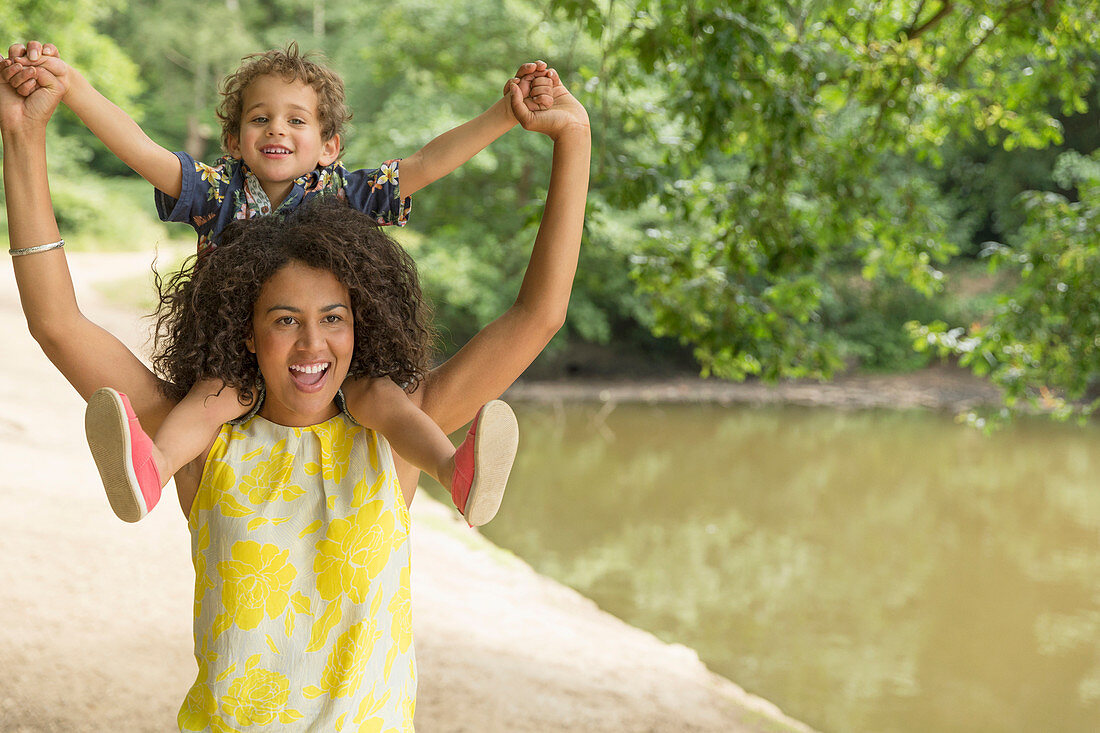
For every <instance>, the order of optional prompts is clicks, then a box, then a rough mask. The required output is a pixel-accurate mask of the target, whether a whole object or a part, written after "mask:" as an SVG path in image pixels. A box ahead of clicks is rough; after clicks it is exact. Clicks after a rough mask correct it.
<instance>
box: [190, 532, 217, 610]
mask: <svg viewBox="0 0 1100 733" xmlns="http://www.w3.org/2000/svg"><path fill="white" fill-rule="evenodd" d="M208 547H210V526H209V525H206V524H204V525H202V527H201V528H200V529H199V534H198V538H197V540H196V541H195V552H194V556H193V558H192V559H193V564H194V566H195V618H198V617H199V616H200V615H202V600H203V597H204V596H205V595H206V589H207V588H213V587H214V581H213V580H211V579H210V576H208V575H207V574H206V550H207V548H208Z"/></svg>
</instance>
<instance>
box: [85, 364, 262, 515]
mask: <svg viewBox="0 0 1100 733" xmlns="http://www.w3.org/2000/svg"><path fill="white" fill-rule="evenodd" d="M221 387H222V384H221V382H219V381H216V380H204V381H200V382H199V383H197V384H196V385H195V386H194V387H193V388H192V389H191V391H190V392H189V393H188V394H187V396H186V397H184V399H183V401H182V402H180V403H179V404H178V405H177V406H176V407H174V408H173V409H172V411H171V412H170V413H169V414H168V416H167V417H166V418H165V420H164V423H163V424H162V425H161V428H160V430H159V431H158V432H157V435H156V438H155V440H154V439H150V438H149V436H148V435H147V434H146V433H145V431H144V430H143V429H142V427H141V423H140V422H139V421H138V419H137V416H136V415H135V414H134V411H133V409H132V408H131V407H130V402H129V400H128V399H127V397H126V395H124V394H121V393H119V392H116V391H115V390H113V389H110V388H103V389H100V390H98V391H96V393H95V394H93V395H92V397H91V399H89V400H88V407H87V410H86V412H85V414H84V427H85V430H86V432H87V436H88V447H89V448H91V451H92V457H93V458H94V459H95V463H96V468H97V469H98V470H99V476H100V479H101V480H102V481H103V488H104V490H105V491H106V493H107V498H108V500H109V501H110V502H111V509H113V510H114V512H115V514H116V515H117V516H118V518H119V519H122V520H123V521H126V522H136V521H138V520H140V519H141V518H142V517H144V516H145V515H146V514H148V513H149V512H151V511H152V510H153V507H154V506H156V504H157V502H158V501H160V494H161V489H162V488H163V487H164V485H165V484H166V483H168V479H170V478H172V476H173V475H174V474H175V473H176V471H178V470H179V469H180V468H182V467H183V466H184V465H185V464H187V463H188V462H190V461H191V460H193V459H194V458H196V457H198V456H199V455H200V454H201V453H202V451H204V450H206V449H207V448H208V447H209V445H210V443H211V442H213V440H214V436H215V435H216V433H217V430H218V428H219V427H220V426H221V424H222V423H224V422H226V421H228V420H232V419H233V418H235V417H239V416H240V415H242V414H244V413H245V412H246V411H247V409H248V408H247V407H245V406H243V405H241V404H240V402H239V400H238V392H237V391H236V390H231V389H228V388H225V389H220V388H221ZM219 389H220V394H217V393H218V391H219Z"/></svg>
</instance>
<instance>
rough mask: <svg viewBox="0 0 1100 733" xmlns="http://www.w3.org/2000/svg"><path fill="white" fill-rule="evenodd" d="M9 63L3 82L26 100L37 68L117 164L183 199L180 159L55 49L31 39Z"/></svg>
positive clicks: (13, 50)
mask: <svg viewBox="0 0 1100 733" xmlns="http://www.w3.org/2000/svg"><path fill="white" fill-rule="evenodd" d="M8 58H9V59H11V62H10V63H6V64H5V67H4V68H3V69H2V72H0V76H3V79H4V81H6V82H7V83H8V84H9V85H11V86H12V87H13V88H14V89H16V90H17V91H18V92H19V93H20V94H22V95H23V96H26V95H28V94H30V93H31V92H32V91H33V90H34V89H35V87H36V81H35V78H36V75H37V74H38V71H37V69H38V68H42V69H45V70H46V71H48V72H49V73H50V74H52V75H53V76H54V77H55V78H56V79H57V82H58V83H59V84H60V85H61V86H62V87H63V88H64V90H65V93H64V94H65V95H64V97H62V101H63V102H64V103H65V104H66V105H67V106H68V107H69V109H71V110H72V111H73V112H75V113H76V115H77V116H78V117H79V118H80V119H81V121H83V122H84V124H85V125H87V127H88V129H89V130H91V131H92V134H94V135H95V136H96V137H98V138H99V139H100V141H101V142H102V143H103V144H104V145H106V146H107V148H108V149H109V150H110V151H111V152H112V153H114V154H115V155H116V156H117V157H118V159H119V160H121V161H122V162H123V163H125V164H126V165H128V166H130V168H132V169H133V170H134V171H135V172H137V173H138V174H139V175H140V176H141V177H142V178H144V179H145V180H147V181H149V183H151V184H153V186H154V187H155V188H157V189H159V190H161V191H163V192H164V193H166V194H168V195H169V196H171V197H172V198H179V195H180V189H181V186H182V185H183V184H182V174H181V172H180V162H179V158H177V157H176V156H175V154H174V153H172V152H171V151H170V150H168V149H167V148H163V147H161V146H160V145H157V144H156V143H155V142H153V141H152V140H151V139H150V138H149V136H148V135H146V134H145V131H144V130H142V129H141V127H140V126H139V125H138V124H137V123H136V122H134V120H133V119H131V117H130V116H129V115H128V114H126V113H125V112H124V111H123V110H122V109H121V108H120V107H118V105H116V104H115V103H113V102H112V101H111V100H109V99H107V98H106V97H104V96H103V95H102V94H100V93H99V91H98V90H97V89H96V88H95V87H93V86H92V85H91V83H90V82H89V81H88V80H87V79H85V78H84V76H83V75H82V74H80V72H78V71H77V70H76V69H74V68H72V67H71V66H69V65H68V64H67V63H65V62H64V61H62V60H61V58H60V57H59V56H58V55H57V52H56V47H54V46H53V45H52V44H46V45H45V46H43V44H41V43H39V42H38V41H30V42H28V43H27V44H26V45H25V46H24V45H23V44H15V45H13V46H11V47H10V48H9V49H8Z"/></svg>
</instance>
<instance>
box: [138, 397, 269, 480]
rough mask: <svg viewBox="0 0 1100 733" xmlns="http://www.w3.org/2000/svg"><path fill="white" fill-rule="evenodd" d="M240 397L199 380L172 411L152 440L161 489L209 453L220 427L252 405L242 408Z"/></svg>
mask: <svg viewBox="0 0 1100 733" xmlns="http://www.w3.org/2000/svg"><path fill="white" fill-rule="evenodd" d="M240 396H241V393H240V392H239V391H238V390H235V389H231V388H229V387H226V386H225V385H224V384H222V382H221V380H218V379H201V380H199V381H198V382H195V386H194V387H192V388H191V391H190V392H188V393H187V394H186V395H185V396H184V398H183V399H182V400H181V401H180V403H179V404H178V405H176V406H175V407H173V408H172V411H171V412H169V413H168V415H167V416H166V417H165V418H164V422H162V423H161V425H160V429H159V430H157V434H156V435H155V436H154V437H153V455H154V457H155V458H156V463H157V470H158V471H160V475H161V476H163V477H164V478H163V480H162V481H161V486H163V485H164V484H166V483H168V479H169V478H171V477H172V476H174V475H175V473H176V471H178V470H180V469H181V468H183V467H184V466H186V465H187V464H188V463H190V462H191V461H193V460H195V459H196V458H198V457H199V456H200V455H202V453H203V451H206V450H209V448H210V444H211V443H213V442H214V438H215V437H216V436H217V434H218V431H219V430H220V429H221V426H222V425H224V424H225V423H227V422H229V421H230V420H235V419H236V418H238V417H240V416H241V415H244V414H245V413H246V412H248V410H249V409H250V408H251V406H252V403H251V402H249V403H248V404H247V405H242V404H241V400H240ZM253 399H255V396H253Z"/></svg>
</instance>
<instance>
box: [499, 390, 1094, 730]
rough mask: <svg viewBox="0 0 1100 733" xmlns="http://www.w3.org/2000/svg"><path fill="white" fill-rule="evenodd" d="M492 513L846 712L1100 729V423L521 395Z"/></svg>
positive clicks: (597, 582)
mask: <svg viewBox="0 0 1100 733" xmlns="http://www.w3.org/2000/svg"><path fill="white" fill-rule="evenodd" d="M517 413H518V415H519V418H520V429H521V442H520V454H519V457H518V458H517V461H516V466H515V469H514V472H513V478H512V480H511V482H510V485H509V491H508V494H507V496H506V497H505V504H504V506H503V507H502V509H501V512H500V514H499V515H498V517H497V519H495V520H494V521H493V522H492V523H491V524H490V525H488V526H487V527H485V528H484V533H485V534H486V535H487V536H488V537H489V538H490V539H492V540H493V541H494V542H496V543H497V544H499V545H501V546H503V547H506V548H508V549H510V550H512V551H514V552H515V553H516V554H518V555H519V556H521V557H523V558H524V559H525V560H527V561H528V562H530V563H531V564H532V565H533V566H534V567H535V568H536V569H537V570H539V571H540V572H543V573H545V574H547V575H549V576H551V577H554V578H556V579H558V580H560V581H562V582H564V583H566V584H567V585H570V586H572V587H574V588H576V589H577V590H579V591H580V592H581V593H583V594H584V595H586V596H588V597H590V598H592V599H594V600H595V601H596V602H597V603H598V604H599V605H600V606H601V607H602V608H604V609H606V610H607V611H610V612H611V613H613V614H615V615H616V616H619V617H620V618H622V619H624V620H626V621H628V622H629V623H631V624H634V625H637V626H640V627H642V628H645V629H648V630H650V631H652V632H654V633H655V634H656V635H658V636H659V637H661V638H662V639H664V640H666V641H674V642H679V643H682V644H685V645H687V646H690V647H692V648H694V649H696V650H698V652H699V655H700V657H701V658H702V660H703V661H704V662H705V663H706V664H707V665H708V666H710V667H711V668H712V669H713V670H715V671H716V672H719V673H720V674H723V675H725V676H727V677H729V678H731V679H733V680H734V681H736V682H737V683H739V684H741V685H742V686H744V687H745V688H746V689H748V690H749V691H751V692H753V693H756V694H758V695H761V696H763V697H765V698H768V699H769V700H772V701H773V702H775V703H777V704H778V705H779V706H780V707H781V708H782V709H783V710H784V711H785V712H787V713H788V714H790V715H792V716H793V717H796V718H799V719H801V720H803V721H805V722H806V723H808V724H810V725H812V726H814V727H815V728H817V729H819V730H821V731H826V732H830V733H832V732H836V733H848V732H852V733H858V732H861V731H867V732H871V731H874V732H875V733H888V732H891V731H897V732H899V733H901V732H905V733H928V732H929V731H966V732H967V733H977V732H979V731H996V732H997V733H1009V732H1012V731H1027V732H1029V733H1031V732H1033V731H1060V732H1061V733H1072V732H1074V731H1082V732H1085V731H1088V732H1089V733H1095V731H1098V730H1100V430H1097V429H1096V428H1095V427H1089V428H1081V427H1077V426H1067V425H1057V424H1051V423H1049V422H1046V421H1042V420H1025V421H1022V422H1020V423H1018V424H1016V425H1014V426H1012V427H1011V428H1009V429H1006V430H1003V431H1001V432H999V433H996V434H994V435H993V436H991V437H987V436H984V435H982V434H981V433H979V432H977V431H975V430H974V429H972V428H969V427H966V426H963V425H959V424H956V423H955V422H954V421H953V419H952V417H951V416H950V415H945V414H940V413H933V412H921V411H904V412H902V411H836V410H832V409H823V408H816V409H815V408H793V407H779V408H776V407H767V408H753V407H743V406H734V407H722V406H673V407H667V406H663V407H655V406H640V405H621V406H618V407H617V408H614V409H609V408H608V407H607V406H601V405H598V404H594V405H587V404H586V405H572V406H564V407H562V406H557V407H552V406H539V405H528V404H521V405H518V406H517Z"/></svg>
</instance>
